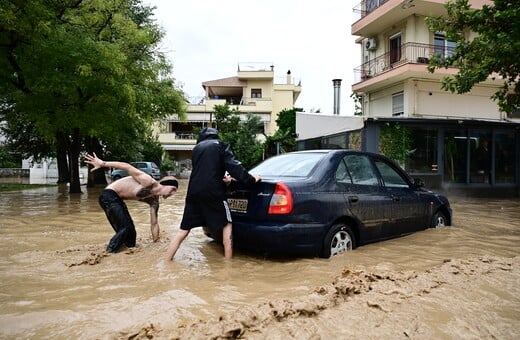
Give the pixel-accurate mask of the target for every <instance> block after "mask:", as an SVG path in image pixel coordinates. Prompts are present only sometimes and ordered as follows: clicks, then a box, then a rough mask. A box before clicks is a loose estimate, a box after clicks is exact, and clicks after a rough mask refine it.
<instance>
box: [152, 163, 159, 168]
mask: <svg viewBox="0 0 520 340" xmlns="http://www.w3.org/2000/svg"><path fill="white" fill-rule="evenodd" d="M151 164H152V168H155V169H159V167H158V166H157V164H155V163H154V162H152V163H151Z"/></svg>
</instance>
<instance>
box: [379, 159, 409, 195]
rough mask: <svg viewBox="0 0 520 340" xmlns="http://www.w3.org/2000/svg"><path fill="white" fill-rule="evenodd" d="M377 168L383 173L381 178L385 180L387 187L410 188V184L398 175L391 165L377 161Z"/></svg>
mask: <svg viewBox="0 0 520 340" xmlns="http://www.w3.org/2000/svg"><path fill="white" fill-rule="evenodd" d="M375 164H376V167H377V169H378V170H379V172H380V173H381V177H382V178H383V182H384V185H385V186H386V187H391V188H404V187H408V183H407V182H406V180H405V179H404V178H403V177H402V176H401V174H400V173H398V172H397V171H396V170H395V169H394V168H392V167H391V166H390V165H389V164H387V163H385V162H383V161H380V160H376V161H375Z"/></svg>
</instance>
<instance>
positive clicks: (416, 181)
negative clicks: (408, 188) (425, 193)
mask: <svg viewBox="0 0 520 340" xmlns="http://www.w3.org/2000/svg"><path fill="white" fill-rule="evenodd" d="M413 186H414V187H415V188H416V189H419V188H422V187H424V181H423V180H422V179H420V178H414V179H413Z"/></svg>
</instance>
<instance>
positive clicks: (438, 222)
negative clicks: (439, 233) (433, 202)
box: [432, 211, 446, 228]
mask: <svg viewBox="0 0 520 340" xmlns="http://www.w3.org/2000/svg"><path fill="white" fill-rule="evenodd" d="M445 226H446V216H445V215H444V213H443V212H442V211H437V212H436V213H435V215H433V219H432V228H442V227H445Z"/></svg>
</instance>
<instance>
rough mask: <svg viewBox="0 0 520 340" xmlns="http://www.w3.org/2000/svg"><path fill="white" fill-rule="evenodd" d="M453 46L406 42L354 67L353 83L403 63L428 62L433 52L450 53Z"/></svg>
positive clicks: (446, 54)
mask: <svg viewBox="0 0 520 340" xmlns="http://www.w3.org/2000/svg"><path fill="white" fill-rule="evenodd" d="M453 51H454V48H448V47H445V48H439V46H435V45H430V44H421V43H406V44H403V45H401V47H400V48H399V49H395V50H392V51H389V52H386V53H385V54H382V55H380V56H378V57H377V58H374V59H371V60H369V61H368V62H366V63H364V64H362V65H361V66H358V67H356V68H354V83H359V82H361V81H365V80H368V79H370V78H372V77H375V76H377V75H380V74H382V73H385V72H388V71H390V70H392V69H394V68H396V67H399V66H402V65H404V64H428V63H429V62H430V58H431V57H432V55H434V54H444V55H445V56H448V55H451V54H452V53H453Z"/></svg>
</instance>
